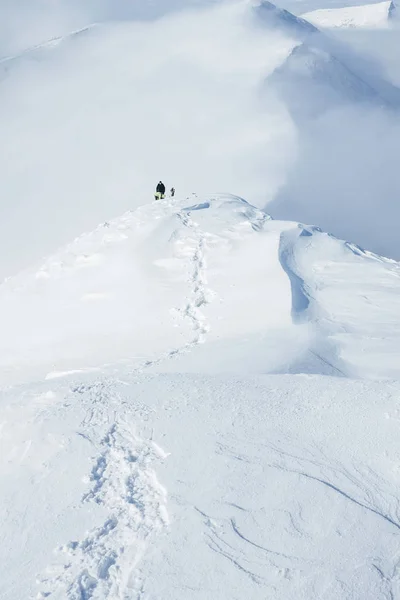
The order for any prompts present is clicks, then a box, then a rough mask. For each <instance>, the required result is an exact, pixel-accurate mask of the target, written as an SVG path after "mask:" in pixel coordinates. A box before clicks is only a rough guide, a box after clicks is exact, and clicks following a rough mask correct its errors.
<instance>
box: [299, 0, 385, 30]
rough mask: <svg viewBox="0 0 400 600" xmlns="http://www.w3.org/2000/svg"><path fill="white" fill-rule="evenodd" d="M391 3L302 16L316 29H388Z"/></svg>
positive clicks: (337, 9) (321, 10)
mask: <svg viewBox="0 0 400 600" xmlns="http://www.w3.org/2000/svg"><path fill="white" fill-rule="evenodd" d="M391 5H392V2H391V1H389V2H378V3H377V4H368V5H365V6H345V7H343V8H320V9H318V10H315V11H311V12H308V13H305V14H303V15H302V17H303V19H306V20H307V21H309V22H310V23H312V24H313V25H316V26H317V27H328V28H329V27H367V28H375V27H377V28H386V27H389V11H390V7H391Z"/></svg>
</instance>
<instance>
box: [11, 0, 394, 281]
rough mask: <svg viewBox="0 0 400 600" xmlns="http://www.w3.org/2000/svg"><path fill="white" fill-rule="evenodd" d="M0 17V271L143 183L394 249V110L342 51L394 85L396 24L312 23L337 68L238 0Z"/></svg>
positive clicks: (129, 197) (51, 7) (20, 8)
mask: <svg viewBox="0 0 400 600" xmlns="http://www.w3.org/2000/svg"><path fill="white" fill-rule="evenodd" d="M285 6H286V7H287V8H289V9H291V8H293V7H291V6H290V4H287V5H286V4H285ZM302 6H303V5H302V3H298V4H297V5H296V10H295V12H297V13H299V12H301V9H302ZM310 6H311V5H310V3H307V6H304V10H309V9H310ZM333 6H337V3H335V4H333ZM0 23H1V25H0V40H1V41H0V54H1V55H2V56H3V57H9V58H5V59H4V60H3V61H2V62H1V63H0V85H1V94H0V129H1V132H2V144H1V149H0V164H1V173H0V174H1V177H0V181H1V184H0V185H1V190H0V191H1V194H0V202H1V205H0V211H1V213H0V217H1V218H0V278H2V277H5V276H9V275H12V274H13V273H15V271H17V270H19V269H23V268H25V267H27V266H29V265H30V264H31V263H32V262H36V261H39V260H40V259H41V258H42V257H43V256H45V255H47V254H49V253H51V252H53V251H54V250H55V249H56V248H57V247H58V246H60V245H62V244H64V243H67V242H68V241H70V240H71V239H72V238H74V237H75V236H77V235H79V234H80V233H82V232H83V231H86V230H91V229H93V228H94V227H96V225H97V224H98V223H99V222H102V221H105V220H107V219H109V218H112V217H114V216H116V215H118V214H121V213H122V212H124V211H126V210H129V209H134V208H136V207H137V206H139V205H141V204H144V203H146V202H150V201H152V199H153V190H154V186H155V184H156V183H157V181H158V180H159V179H163V180H164V181H165V183H166V185H167V187H170V186H172V185H173V186H174V187H175V188H176V189H177V193H178V194H180V195H181V194H186V195H190V194H191V193H192V192H196V193H199V194H207V193H210V192H214V191H219V192H231V193H234V194H237V195H240V196H243V197H244V198H246V200H248V201H249V202H251V203H253V204H255V205H257V206H259V207H262V208H265V209H266V210H267V211H268V212H270V213H271V214H272V216H273V217H274V218H282V219H289V220H295V221H301V222H305V223H310V224H315V225H318V226H320V227H322V228H323V229H324V230H327V231H329V232H332V233H333V234H335V235H337V236H338V237H342V238H344V239H348V240H350V241H353V242H355V243H357V244H360V245H361V246H363V247H365V248H367V249H369V250H372V251H375V252H378V253H382V254H384V255H387V256H390V257H395V258H400V241H399V236H398V223H399V217H400V208H399V190H400V169H399V166H400V165H399V156H400V153H399V151H400V141H399V140H400V137H399V134H400V122H399V108H398V106H396V105H391V106H388V104H387V103H386V102H385V101H383V100H382V97H381V96H380V90H379V89H378V90H377V92H376V90H375V92H376V94H375V96H374V97H373V99H372V100H371V98H368V99H367V101H366V100H365V99H364V98H363V97H362V95H363V94H362V93H360V90H364V89H365V86H364V84H363V83H362V84H357V85H356V88H357V89H358V92H357V93H356V94H355V93H354V79H352V77H353V74H352V75H351V76H349V75H348V73H349V72H350V73H352V71H351V69H350V70H349V69H348V66H346V60H345V55H346V48H347V49H349V51H350V49H351V52H353V53H355V54H356V55H357V56H360V57H362V62H363V69H364V73H365V74H367V73H368V71H369V65H371V69H370V72H373V71H374V69H376V68H377V66H378V70H379V73H380V75H379V76H380V79H379V82H384V81H387V82H389V83H390V84H393V85H398V84H399V81H400V66H399V64H398V59H397V58H396V57H398V56H399V50H400V43H399V36H398V35H397V34H398V30H397V29H396V25H395V24H393V26H392V27H391V28H388V29H385V30H379V31H361V32H360V31H359V30H357V29H352V30H351V31H350V30H346V31H344V30H343V31H337V30H335V31H328V32H324V35H327V36H329V37H330V38H332V39H335V40H337V43H339V44H341V46H340V48H341V57H340V58H341V60H342V63H343V60H344V63H343V64H342V63H340V65H338V63H337V60H336V58H334V59H332V57H331V56H330V55H329V52H328V53H327V54H326V56H325V55H324V56H323V57H322V58H321V56H319V55H318V56H317V58H316V57H315V55H314V54H313V51H312V52H310V51H309V48H308V47H306V49H305V51H304V52H303V54H302V55H301V56H302V57H304V58H302V60H303V62H302V63H301V64H299V63H298V62H296V61H298V56H299V53H298V52H297V55H293V51H294V50H295V49H296V48H298V47H300V45H301V44H302V43H304V36H303V33H302V31H301V27H300V29H299V31H297V30H296V27H297V24H296V23H295V24H294V27H293V28H292V29H291V30H290V31H288V30H287V28H285V26H283V25H282V26H281V23H280V20H279V18H278V19H277V20H276V19H275V20H274V22H273V23H272V22H271V23H268V22H265V21H264V20H263V21H262V22H261V21H259V20H258V18H257V12H254V10H253V9H252V7H251V6H250V5H249V4H248V3H246V2H226V3H220V2H213V1H212V0H210V1H209V2H201V3H200V2H197V1H196V0H194V1H193V2H183V1H178V0H177V1H176V2H172V3H168V10H167V9H166V6H165V3H164V2H158V1H154V2H150V1H149V2H144V3H143V2H141V3H139V2H128V3H126V2H122V1H121V2H113V3H111V2H108V1H105V0H104V1H100V2H97V1H96V2H95V1H88V2H86V3H82V2H78V1H72V2H64V1H60V2H50V1H35V2H27V1H17V2H13V3H11V2H8V1H4V0H3V1H1V2H0ZM93 23H97V25H93V26H92V25H91V24H93ZM85 28H86V29H85ZM82 29H83V31H82V32H80V33H76V34H72V35H69V33H70V32H74V31H80V30H82ZM54 38H61V39H59V40H58V41H53V42H52V43H49V44H44V45H43V42H46V41H48V40H52V39H54ZM35 46H39V47H36V48H33V49H32V47H35ZM28 48H29V49H30V50H27V51H25V50H26V49H28ZM343 49H344V50H343ZM294 56H295V60H294ZM343 56H344V59H343ZM310 65H311V66H310ZM280 69H282V73H281V75H282V76H281V78H280V79H279V80H278V79H277V77H276V73H277V72H278V71H279V70H280ZM357 77H359V75H357ZM282 78H283V79H282ZM282 81H284V84H285V87H283V86H282ZM363 86H364V87H363ZM382 86H383V83H382ZM383 87H384V86H383ZM378 88H379V85H378ZM382 89H383V88H382ZM288 90H289V92H290V93H288ZM375 92H374V93H375ZM293 100H294V102H293ZM300 100H301V107H300ZM310 107H311V110H310ZM314 107H316V109H315V110H314Z"/></svg>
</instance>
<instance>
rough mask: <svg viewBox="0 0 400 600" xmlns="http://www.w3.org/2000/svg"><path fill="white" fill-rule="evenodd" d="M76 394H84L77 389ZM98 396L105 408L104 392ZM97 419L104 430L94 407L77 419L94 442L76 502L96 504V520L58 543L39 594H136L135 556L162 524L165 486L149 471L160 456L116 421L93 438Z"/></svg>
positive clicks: (76, 598)
mask: <svg viewBox="0 0 400 600" xmlns="http://www.w3.org/2000/svg"><path fill="white" fill-rule="evenodd" d="M100 387H101V386H100ZM102 389H103V388H102ZM94 390H97V393H98V392H99V388H98V386H94V388H93V387H91V388H90V389H89V392H88V397H89V400H90V401H91V402H92V401H93V394H94V395H96V392H95V391H94ZM79 393H80V394H83V395H84V391H83V389H80V390H79ZM98 395H99V397H98V403H99V404H103V405H104V410H106V404H107V400H110V396H108V394H104V393H102V392H100V394H98ZM100 396H101V397H100ZM101 422H103V429H104V423H105V422H106V419H105V415H104V413H103V412H101V411H100V412H99V413H96V417H95V419H94V420H93V419H92V418H91V419H90V421H89V422H88V423H87V424H86V425H85V421H84V422H83V427H84V433H83V434H82V433H80V435H84V436H85V437H87V439H89V440H90V441H92V443H93V444H94V446H95V447H98V455H97V456H95V457H94V458H93V466H92V469H91V472H90V476H89V477H88V480H89V481H88V482H89V483H90V488H89V490H88V491H87V492H86V493H85V495H84V496H83V498H82V504H85V503H95V504H97V505H99V507H101V513H100V514H101V517H100V518H101V523H100V524H99V525H98V526H96V527H95V528H93V529H91V530H90V531H88V532H87V533H86V534H85V535H84V536H83V537H82V538H81V539H80V540H71V541H70V542H68V543H67V544H65V545H64V546H62V547H61V548H59V550H58V563H57V564H56V565H52V566H51V567H49V569H48V570H47V573H46V574H45V575H44V576H42V577H41V581H40V583H41V588H42V590H41V597H42V598H47V597H48V598H54V599H60V600H61V599H63V600H91V599H94V598H96V599H106V598H107V599H108V600H114V599H115V600H117V599H118V600H121V599H122V598H126V597H129V598H136V597H137V595H138V594H139V590H140V589H141V588H142V581H141V577H140V571H139V562H140V559H141V558H142V556H143V554H144V552H145V550H146V547H147V545H148V543H149V541H150V539H151V537H152V536H153V535H154V534H156V533H157V532H159V531H160V530H161V529H163V528H164V527H165V526H166V525H167V524H168V513H167V510H166V491H165V489H164V488H163V487H162V486H161V484H160V483H159V481H158V479H157V476H156V474H155V472H154V470H153V463H155V462H156V461H158V460H162V459H163V458H165V456H166V455H165V454H164V453H163V451H162V450H161V449H160V448H159V447H158V446H156V445H155V444H154V443H153V442H152V441H151V440H148V441H145V440H141V439H138V438H137V437H136V436H135V435H134V433H133V432H132V431H131V429H130V428H127V427H126V426H124V425H122V424H121V423H117V422H114V423H113V424H112V425H111V426H109V427H108V429H107V430H106V432H105V434H104V436H103V437H102V438H101V439H100V441H99V442H97V443H96V441H95V440H96V437H97V435H98V434H97V433H96V432H97V430H98V428H99V427H100V423H101Z"/></svg>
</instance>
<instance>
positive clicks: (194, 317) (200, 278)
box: [178, 212, 209, 350]
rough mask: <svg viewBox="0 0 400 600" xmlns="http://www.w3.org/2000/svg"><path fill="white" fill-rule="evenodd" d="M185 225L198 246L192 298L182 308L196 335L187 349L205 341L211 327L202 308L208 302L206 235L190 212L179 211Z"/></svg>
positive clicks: (194, 259) (192, 261) (193, 272)
mask: <svg viewBox="0 0 400 600" xmlns="http://www.w3.org/2000/svg"><path fill="white" fill-rule="evenodd" d="M178 217H179V218H180V220H181V222H182V223H183V225H184V226H185V227H186V228H187V229H189V230H190V233H191V234H193V235H194V237H195V239H196V246H195V248H194V250H193V252H192V258H191V264H192V275H191V279H190V283H191V290H190V296H191V297H190V299H189V301H188V303H187V304H186V306H185V307H184V308H183V309H181V310H180V312H181V314H182V315H183V316H184V317H185V318H187V319H189V320H190V321H191V323H192V329H193V331H194V332H195V336H194V338H193V340H192V341H191V342H189V343H188V344H187V345H186V347H185V349H187V350H189V349H190V348H192V347H193V346H196V345H197V344H200V343H202V342H204V339H205V335H206V334H207V332H208V330H209V328H208V325H207V323H206V322H205V319H204V315H203V313H202V312H201V310H200V308H201V307H202V306H203V305H205V304H207V303H208V301H209V300H208V294H207V291H206V276H205V270H206V261H205V237H204V234H203V232H202V231H201V230H200V229H199V227H198V225H197V224H196V223H194V222H193V221H192V219H191V218H190V214H189V212H180V213H178Z"/></svg>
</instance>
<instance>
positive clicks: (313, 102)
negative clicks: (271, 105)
mask: <svg viewBox="0 0 400 600" xmlns="http://www.w3.org/2000/svg"><path fill="white" fill-rule="evenodd" d="M269 81H270V82H271V83H273V84H274V85H275V86H276V87H277V89H278V91H279V93H280V95H281V97H282V98H283V99H284V100H285V102H286V104H287V106H288V107H289V109H290V110H291V112H292V113H294V115H295V116H296V117H307V116H309V117H311V116H315V115H316V114H319V113H321V112H323V111H325V110H327V109H329V108H331V107H334V106H335V107H336V106H339V105H341V104H347V103H351V102H367V103H368V102H373V103H376V102H379V101H380V97H379V95H378V93H377V92H376V91H375V90H374V89H373V88H372V87H371V86H369V85H368V84H367V83H366V82H365V81H363V80H362V79H361V78H359V77H357V75H355V74H354V73H352V72H351V71H350V70H349V69H348V68H347V67H346V65H344V64H343V63H341V62H340V61H339V60H338V59H337V58H335V57H334V56H332V55H331V54H329V53H328V52H326V51H325V50H323V49H321V48H313V47H310V46H309V45H307V44H306V43H304V44H301V45H299V46H297V47H296V48H295V49H294V50H293V51H292V53H291V54H290V56H289V57H288V59H287V60H286V61H285V63H284V64H283V65H282V66H281V67H280V68H278V69H277V70H276V71H275V72H274V73H273V75H272V76H271V77H270V79H269Z"/></svg>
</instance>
